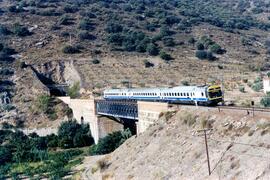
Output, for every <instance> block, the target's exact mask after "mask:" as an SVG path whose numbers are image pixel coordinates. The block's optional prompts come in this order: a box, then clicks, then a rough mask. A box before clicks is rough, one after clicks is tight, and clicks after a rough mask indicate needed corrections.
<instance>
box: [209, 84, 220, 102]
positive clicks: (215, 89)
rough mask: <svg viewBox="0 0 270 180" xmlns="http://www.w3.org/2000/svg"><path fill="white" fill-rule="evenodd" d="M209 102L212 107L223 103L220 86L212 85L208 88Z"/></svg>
mask: <svg viewBox="0 0 270 180" xmlns="http://www.w3.org/2000/svg"><path fill="white" fill-rule="evenodd" d="M207 95H208V101H209V104H210V105H217V104H218V103H219V102H223V93H222V90H221V86H220V85H212V86H209V87H208V88H207Z"/></svg>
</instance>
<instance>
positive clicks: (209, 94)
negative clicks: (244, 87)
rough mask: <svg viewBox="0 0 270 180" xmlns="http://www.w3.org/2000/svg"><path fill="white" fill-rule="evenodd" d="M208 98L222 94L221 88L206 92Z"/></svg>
mask: <svg viewBox="0 0 270 180" xmlns="http://www.w3.org/2000/svg"><path fill="white" fill-rule="evenodd" d="M208 96H209V98H217V97H221V96H222V92H221V90H219V91H216V92H208Z"/></svg>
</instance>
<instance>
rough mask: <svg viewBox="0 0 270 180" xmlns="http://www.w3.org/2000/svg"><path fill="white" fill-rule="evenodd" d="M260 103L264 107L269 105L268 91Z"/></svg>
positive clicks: (269, 94) (269, 96) (269, 95)
mask: <svg viewBox="0 0 270 180" xmlns="http://www.w3.org/2000/svg"><path fill="white" fill-rule="evenodd" d="M260 103H261V105H263V106H264V107H270V93H267V95H266V96H264V97H263V98H262V99H261V102H260Z"/></svg>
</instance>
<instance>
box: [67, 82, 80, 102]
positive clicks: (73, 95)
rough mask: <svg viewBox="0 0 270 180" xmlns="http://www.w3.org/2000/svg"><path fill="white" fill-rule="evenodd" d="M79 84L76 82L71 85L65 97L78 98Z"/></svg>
mask: <svg viewBox="0 0 270 180" xmlns="http://www.w3.org/2000/svg"><path fill="white" fill-rule="evenodd" d="M79 91H80V82H76V83H75V84H73V86H71V87H69V88H68V92H67V95H68V96H70V98H77V97H79V96H80V92H79Z"/></svg>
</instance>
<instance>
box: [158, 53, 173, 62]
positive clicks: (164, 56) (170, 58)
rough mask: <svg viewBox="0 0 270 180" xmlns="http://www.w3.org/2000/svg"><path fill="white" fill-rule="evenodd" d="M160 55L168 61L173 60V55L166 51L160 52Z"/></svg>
mask: <svg viewBox="0 0 270 180" xmlns="http://www.w3.org/2000/svg"><path fill="white" fill-rule="evenodd" d="M159 55H160V57H161V58H162V59H164V60H166V61H169V60H172V57H171V55H169V54H167V53H166V52H165V51H161V52H160V53H159Z"/></svg>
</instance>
